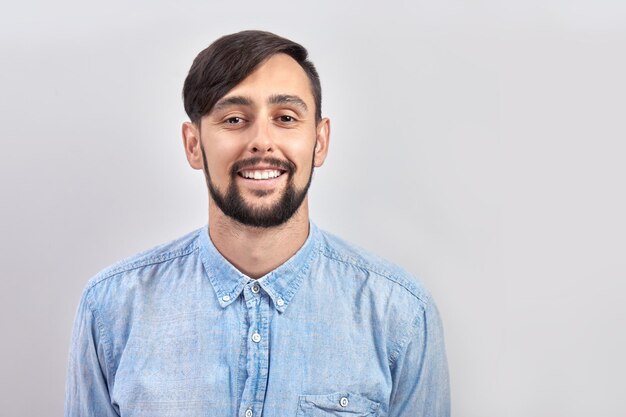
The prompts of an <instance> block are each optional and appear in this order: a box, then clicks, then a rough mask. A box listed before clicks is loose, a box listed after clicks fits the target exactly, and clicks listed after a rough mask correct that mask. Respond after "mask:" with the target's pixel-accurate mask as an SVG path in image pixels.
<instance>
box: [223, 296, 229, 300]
mask: <svg viewBox="0 0 626 417" xmlns="http://www.w3.org/2000/svg"><path fill="white" fill-rule="evenodd" d="M222 301H230V295H225V296H223V297H222Z"/></svg>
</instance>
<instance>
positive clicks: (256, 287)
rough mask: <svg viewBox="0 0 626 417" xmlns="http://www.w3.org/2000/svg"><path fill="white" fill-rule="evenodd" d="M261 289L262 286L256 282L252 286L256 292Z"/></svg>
mask: <svg viewBox="0 0 626 417" xmlns="http://www.w3.org/2000/svg"><path fill="white" fill-rule="evenodd" d="M260 289H261V288H260V287H259V284H254V285H253V286H252V292H253V293H255V294H258V293H259V290H260Z"/></svg>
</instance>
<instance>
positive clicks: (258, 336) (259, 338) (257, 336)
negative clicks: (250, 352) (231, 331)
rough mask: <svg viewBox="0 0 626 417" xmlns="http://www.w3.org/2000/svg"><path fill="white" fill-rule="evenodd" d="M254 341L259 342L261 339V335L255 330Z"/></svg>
mask: <svg viewBox="0 0 626 417" xmlns="http://www.w3.org/2000/svg"><path fill="white" fill-rule="evenodd" d="M252 341H253V342H254V343H259V342H260V341H261V335H260V334H258V333H256V332H255V333H254V334H253V335H252Z"/></svg>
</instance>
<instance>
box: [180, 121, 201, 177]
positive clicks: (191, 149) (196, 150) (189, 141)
mask: <svg viewBox="0 0 626 417" xmlns="http://www.w3.org/2000/svg"><path fill="white" fill-rule="evenodd" d="M182 133H183V145H184V147H185V154H186V155H187V161H188V162H189V165H190V166H191V167H192V168H193V169H202V151H201V149H200V129H199V126H196V125H195V124H194V123H192V122H185V123H183V126H182Z"/></svg>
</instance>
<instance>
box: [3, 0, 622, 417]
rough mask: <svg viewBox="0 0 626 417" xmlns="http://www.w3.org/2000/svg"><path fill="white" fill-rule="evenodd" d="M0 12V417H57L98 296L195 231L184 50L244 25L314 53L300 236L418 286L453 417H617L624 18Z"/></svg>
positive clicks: (164, 9)
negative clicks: (141, 260) (321, 133)
mask: <svg viewBox="0 0 626 417" xmlns="http://www.w3.org/2000/svg"><path fill="white" fill-rule="evenodd" d="M0 15H1V17H0V45H1V64H2V65H1V69H0V92H1V94H0V97H1V98H0V110H1V111H0V138H1V139H2V148H1V149H2V151H1V153H0V185H1V191H2V205H1V206H0V207H1V208H0V210H1V216H0V222H1V226H2V229H1V234H0V245H1V253H2V262H1V263H0V277H1V280H2V281H1V283H2V288H1V291H0V309H1V311H0V323H1V325H2V327H1V335H2V339H1V340H2V342H1V343H0V367H1V368H0V375H2V378H1V379H0V396H1V399H0V410H1V411H0V414H2V415H3V416H20V417H30V416H33V417H35V416H55V415H61V414H62V409H63V396H64V384H65V370H66V364H67V355H68V345H69V340H70V331H71V326H72V321H73V318H74V313H75V311H76V307H77V304H78V300H79V297H80V294H81V292H82V290H83V288H84V286H85V284H86V282H87V280H88V279H89V278H90V277H91V276H93V275H94V274H95V273H97V272H98V271H99V270H100V269H102V268H104V267H105V266H107V265H109V264H111V263H113V262H115V261H117V260H119V259H121V258H123V257H126V256H129V255H132V254H134V253H136V252H138V251H140V250H143V249H147V248H149V247H152V246H154V245H156V244H158V243H162V242H165V241H168V240H171V239H173V238H175V237H178V236H180V235H182V234H184V233H186V232H188V231H190V230H192V229H194V228H197V227H200V226H201V225H203V224H205V223H206V221H207V192H206V189H205V184H204V178H203V176H202V173H201V172H199V171H193V170H192V169H191V168H189V166H188V165H187V161H186V159H185V156H184V152H183V147H182V140H181V135H180V124H181V122H183V121H185V120H186V116H185V114H184V111H183V106H182V100H181V89H182V85H183V80H184V78H185V76H186V73H187V71H188V69H189V66H190V65H191V62H192V60H193V58H194V57H195V55H196V54H197V53H198V52H199V51H200V50H201V49H203V48H205V47H206V46H208V44H209V43H210V42H212V41H213V40H215V39H216V38H217V37H219V36H221V35H224V34H227V33H231V32H235V31H239V30H243V29H263V30H269V31H272V32H275V33H277V34H280V35H283V36H286V37H288V38H291V39H293V40H295V41H297V42H300V43H302V44H303V45H304V46H305V47H306V48H308V49H309V52H310V54H311V57H312V60H313V61H314V63H315V64H316V65H317V67H318V70H319V72H320V75H321V80H322V87H323V113H324V115H325V116H328V117H330V118H331V122H332V135H331V147H330V154H329V157H328V159H327V161H326V164H325V165H324V166H323V167H322V168H320V169H318V170H316V172H315V177H314V180H313V186H312V189H311V195H310V200H311V217H312V219H313V220H314V221H315V222H316V223H317V224H318V225H319V226H320V227H322V228H324V229H326V230H328V231H331V232H333V233H335V234H338V235H340V236H342V237H344V238H346V239H348V240H350V241H352V242H354V243H356V244H358V245H360V246H362V247H365V248H367V249H369V250H371V251H373V252H375V253H377V254H379V255H381V256H383V257H386V258H388V259H390V260H392V261H394V262H396V263H399V264H401V265H402V266H404V267H405V268H406V269H408V270H409V271H411V272H412V273H413V274H415V275H416V276H418V277H420V279H421V280H422V281H423V282H424V283H425V285H426V286H427V287H428V288H429V289H430V290H431V292H432V293H433V295H434V297H435V299H436V301H437V303H438V305H439V308H440V310H441V314H442V317H443V322H444V329H445V336H446V344H447V352H448V358H449V365H450V372H451V384H452V401H453V403H452V408H453V414H454V416H457V417H535V416H536V417H544V416H545V417H557V416H563V417H578V416H581V417H582V416H594V417H618V416H619V417H622V416H624V415H626V402H625V401H624V399H623V394H624V389H625V385H624V378H623V375H624V374H625V373H626V360H624V352H626V334H625V333H626V331H625V318H626V296H625V290H626V285H625V284H624V279H625V278H626V256H625V252H626V251H625V249H626V241H625V237H624V236H625V235H626V221H625V219H624V218H625V216H624V213H626V198H625V195H624V193H625V190H624V188H625V187H624V180H625V178H626V169H625V167H624V157H625V151H626V146H625V145H624V141H625V140H626V134H625V133H626V117H625V116H626V112H625V111H626V81H625V80H626V77H625V76H624V74H626V55H625V51H626V7H625V6H624V2H619V1H613V2H610V1H595V2H591V1H585V2H583V1H580V0H573V1H572V0H570V1H565V0H564V1H554V0H553V1H539V0H532V1H517V2H508V1H495V0H492V1H489V0H485V1H473V2H468V1H461V0H459V1H449V0H445V1H421V0H420V1H380V2H376V3H369V2H362V1H360V2H357V1H344V2H341V1H308V2H296V1H292V2H286V1H283V2H278V1H258V2H256V1H255V2H253V1H245V2H209V1H181V2H173V1H171V2H156V1H135V2H122V1H117V0H116V1H109V2H104V3H103V2H99V3H94V2H85V1H80V2H79V1H74V2H66V1H57V2H43V1H38V2H22V3H17V2H12V3H11V4H3V7H2V12H1V13H0ZM268 417H273V416H268ZM281 417H282V416H281Z"/></svg>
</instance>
